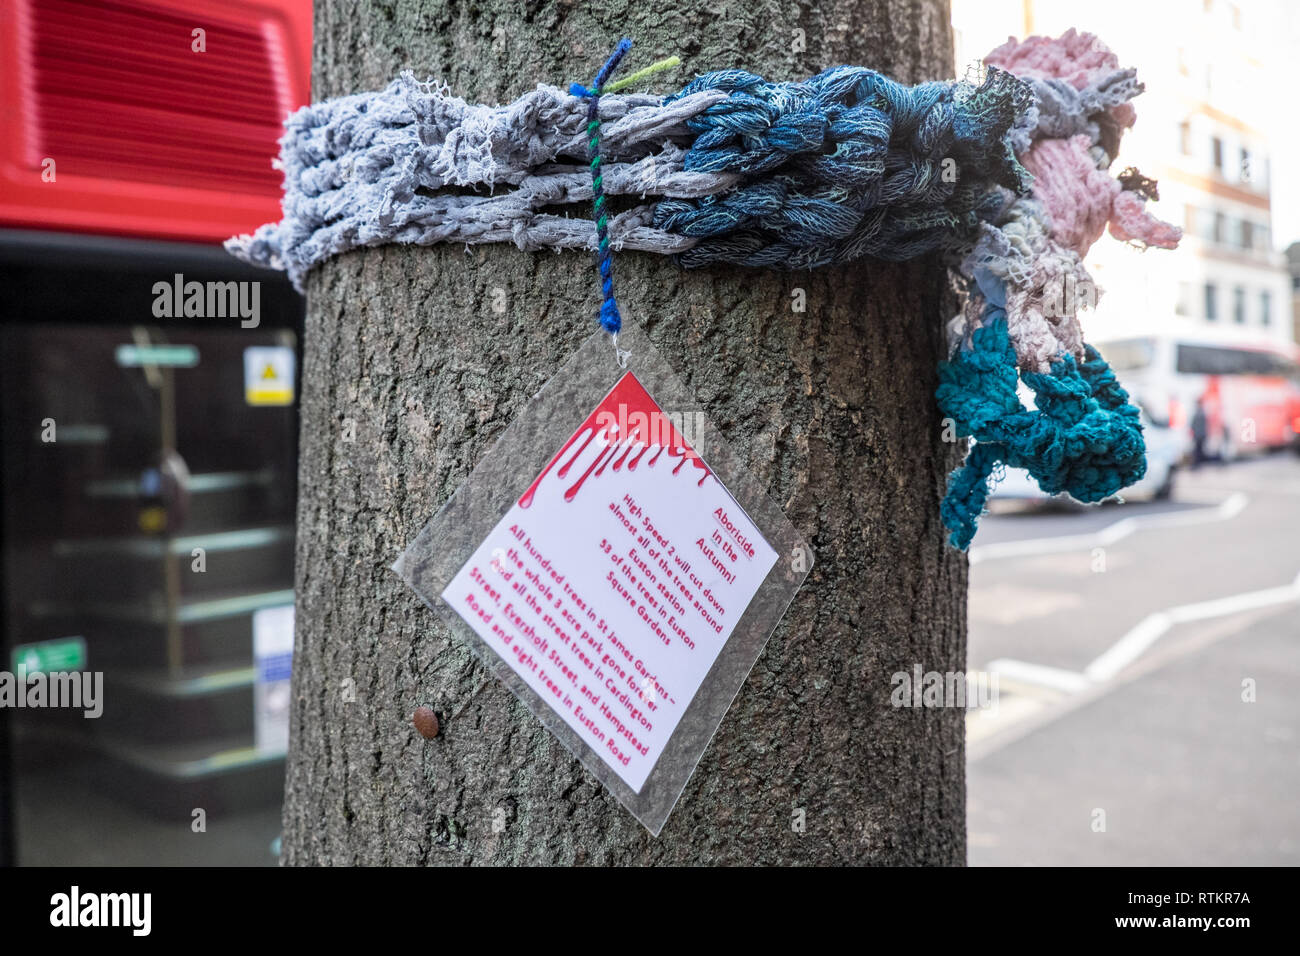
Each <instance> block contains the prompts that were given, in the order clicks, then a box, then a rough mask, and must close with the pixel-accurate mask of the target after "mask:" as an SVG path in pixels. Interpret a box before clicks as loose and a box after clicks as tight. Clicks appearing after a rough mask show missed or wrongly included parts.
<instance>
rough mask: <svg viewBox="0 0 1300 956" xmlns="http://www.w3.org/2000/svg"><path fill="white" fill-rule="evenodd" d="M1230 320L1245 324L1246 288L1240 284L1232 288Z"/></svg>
mask: <svg viewBox="0 0 1300 956" xmlns="http://www.w3.org/2000/svg"><path fill="white" fill-rule="evenodd" d="M1232 321H1234V322H1236V323H1237V324H1238V325H1245V324H1246V290H1245V289H1243V288H1242V287H1241V286H1237V287H1236V288H1235V289H1233V290H1232Z"/></svg>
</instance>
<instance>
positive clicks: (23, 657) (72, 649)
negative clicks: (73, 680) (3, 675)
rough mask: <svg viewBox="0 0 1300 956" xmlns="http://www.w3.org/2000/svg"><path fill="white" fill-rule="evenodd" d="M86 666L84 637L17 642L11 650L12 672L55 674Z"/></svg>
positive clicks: (77, 669) (83, 668) (82, 668)
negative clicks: (28, 642)
mask: <svg viewBox="0 0 1300 956" xmlns="http://www.w3.org/2000/svg"><path fill="white" fill-rule="evenodd" d="M85 668H86V639H85V638H84V637H64V638H60V639H58V640H55V641H39V642H38V643H35V644H19V645H18V646H17V647H15V648H14V651H13V672H14V673H15V674H17V673H18V672H19V671H25V672H26V673H28V674H57V673H59V672H61V671H80V670H85Z"/></svg>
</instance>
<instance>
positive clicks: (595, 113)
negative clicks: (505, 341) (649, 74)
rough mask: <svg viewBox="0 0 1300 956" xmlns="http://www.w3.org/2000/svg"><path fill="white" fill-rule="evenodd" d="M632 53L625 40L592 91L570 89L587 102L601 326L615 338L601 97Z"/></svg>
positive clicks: (617, 320) (617, 318)
mask: <svg viewBox="0 0 1300 956" xmlns="http://www.w3.org/2000/svg"><path fill="white" fill-rule="evenodd" d="M630 49H632V41H631V40H629V39H627V38H626V37H624V38H623V39H622V40H620V41H619V42H618V46H616V47H615V48H614V52H613V53H611V54H610V55H609V59H608V60H606V61H605V65H604V66H602V67H601V68H600V72H599V73H597V74H596V79H595V81H594V82H593V83H592V84H591V89H586V88H585V87H584V86H582V84H580V83H574V84H573V85H572V86H571V87H569V92H570V93H572V94H573V95H574V96H582V97H585V98H586V99H587V137H588V140H587V160H588V162H589V163H590V164H591V191H592V197H593V203H592V211H593V213H594V214H595V217H596V261H597V263H598V267H599V269H600V293H601V303H600V325H601V327H602V328H603V329H604V330H605V331H606V332H609V333H610V334H612V335H617V334H618V331H619V329H621V328H622V327H623V317H622V316H621V315H620V314H619V311H618V301H617V300H616V299H615V298H614V257H613V255H612V253H611V252H610V249H609V214H608V213H607V212H606V211H605V190H604V180H603V179H602V177H601V173H600V162H601V160H600V94H601V91H602V89H603V88H604V86H605V84H606V83H608V82H609V78H610V77H611V76H613V75H614V71H615V70H616V69H618V64H619V61H621V60H622V59H623V57H624V56H625V55H626V54H627V51H628V50H630Z"/></svg>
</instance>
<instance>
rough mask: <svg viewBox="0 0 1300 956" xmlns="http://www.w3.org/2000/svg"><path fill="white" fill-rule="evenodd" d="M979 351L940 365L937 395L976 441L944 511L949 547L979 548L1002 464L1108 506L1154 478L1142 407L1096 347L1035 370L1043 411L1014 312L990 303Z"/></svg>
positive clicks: (975, 347)
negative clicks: (1011, 322)
mask: <svg viewBox="0 0 1300 956" xmlns="http://www.w3.org/2000/svg"><path fill="white" fill-rule="evenodd" d="M972 340H973V341H972V347H971V348H970V349H962V350H959V351H958V352H957V353H956V354H955V355H954V356H953V358H952V359H951V360H950V361H947V362H942V363H940V366H939V382H940V384H939V388H938V390H937V392H936V398H937V399H938V401H939V407H940V409H941V410H942V411H943V414H944V415H946V416H948V417H949V418H951V419H952V420H953V421H954V422H955V423H956V429H957V432H958V434H960V435H971V436H974V438H975V441H976V444H975V445H974V447H973V448H972V449H971V452H970V454H969V455H968V456H967V459H966V462H965V463H964V464H963V465H962V466H961V467H960V468H958V469H957V470H956V471H954V472H953V473H952V476H951V478H950V480H949V483H948V492H947V494H946V495H945V496H944V499H943V502H942V503H941V505H940V514H941V516H942V518H943V523H944V526H945V527H947V528H948V530H949V532H950V535H949V541H951V542H952V544H953V545H954V546H955V547H958V548H960V549H962V550H963V551H964V550H966V548H967V547H968V546H969V545H970V542H971V538H972V537H973V536H974V534H975V529H976V526H977V525H978V521H979V516H980V515H981V514H982V513H983V511H984V505H985V503H986V502H987V500H988V496H989V491H990V488H989V477H990V476H991V475H992V474H993V470H994V469H995V468H996V467H997V465H998V463H999V462H1001V463H1002V464H1005V465H1008V466H1011V467H1014V468H1024V469H1025V470H1026V471H1028V472H1029V473H1030V474H1031V475H1033V476H1034V478H1035V479H1036V480H1037V481H1038V486H1039V487H1040V488H1042V490H1043V491H1044V492H1046V493H1047V494H1060V493H1061V492H1064V493H1066V494H1068V495H1070V496H1071V497H1073V498H1076V499H1077V500H1079V501H1088V502H1092V501H1101V500H1102V499H1103V498H1107V497H1109V496H1110V495H1113V494H1115V493H1116V492H1118V491H1119V490H1120V489H1121V488H1124V487H1126V486H1128V485H1131V484H1132V483H1133V482H1135V481H1137V480H1139V479H1140V478H1141V477H1142V476H1143V475H1144V474H1146V467H1147V463H1146V448H1145V445H1144V443H1143V440H1142V423H1141V420H1140V418H1139V416H1138V410H1137V409H1136V408H1135V407H1134V406H1133V405H1131V404H1129V401H1128V393H1127V392H1125V391H1124V389H1123V388H1121V387H1120V385H1119V382H1118V381H1116V379H1115V374H1114V373H1113V372H1112V371H1111V369H1110V366H1108V365H1107V364H1106V363H1105V362H1104V361H1102V358H1101V356H1100V355H1098V354H1097V352H1096V350H1095V349H1093V348H1092V347H1091V346H1087V347H1086V355H1085V360H1084V361H1083V363H1082V364H1079V363H1076V362H1075V359H1074V356H1072V355H1068V354H1067V355H1062V356H1061V357H1060V358H1059V359H1058V360H1057V361H1056V362H1055V363H1053V365H1052V369H1051V371H1050V372H1049V373H1035V372H1026V373H1024V375H1023V379H1024V382H1025V384H1026V385H1028V386H1029V388H1030V389H1032V390H1033V391H1034V393H1035V402H1034V403H1035V405H1036V406H1037V409H1036V410H1029V409H1026V408H1025V407H1024V406H1023V405H1021V403H1020V399H1019V397H1018V396H1017V394H1016V385H1017V380H1018V378H1020V377H1021V376H1018V374H1017V372H1016V356H1015V352H1014V350H1013V349H1012V347H1011V342H1010V340H1009V339H1008V337H1007V322H1006V312H1005V311H1003V310H1002V309H1001V308H999V307H997V306H995V305H991V304H986V305H985V309H984V324H983V325H982V326H981V327H980V328H979V329H977V330H976V331H975V333H974V334H973V336H972Z"/></svg>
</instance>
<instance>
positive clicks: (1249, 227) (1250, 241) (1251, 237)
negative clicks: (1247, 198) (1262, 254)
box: [1241, 219, 1255, 249]
mask: <svg viewBox="0 0 1300 956" xmlns="http://www.w3.org/2000/svg"><path fill="white" fill-rule="evenodd" d="M1241 248H1243V249H1253V248H1255V224H1254V223H1253V222H1251V221H1250V220H1249V219H1243V220H1241Z"/></svg>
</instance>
